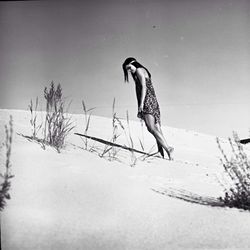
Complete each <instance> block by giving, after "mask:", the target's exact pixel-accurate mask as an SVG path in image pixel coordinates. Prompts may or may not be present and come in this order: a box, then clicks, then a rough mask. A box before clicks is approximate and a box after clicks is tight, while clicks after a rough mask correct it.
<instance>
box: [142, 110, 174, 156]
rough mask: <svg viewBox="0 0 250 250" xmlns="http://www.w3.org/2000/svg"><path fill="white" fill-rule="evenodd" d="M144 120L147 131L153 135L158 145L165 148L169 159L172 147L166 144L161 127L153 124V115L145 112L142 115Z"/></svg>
mask: <svg viewBox="0 0 250 250" xmlns="http://www.w3.org/2000/svg"><path fill="white" fill-rule="evenodd" d="M144 120H145V123H146V126H147V129H148V131H149V132H150V133H151V134H152V135H153V136H154V137H155V139H156V141H157V142H158V143H159V144H160V146H162V147H163V148H164V149H165V150H166V152H167V154H168V157H169V159H170V160H171V159H172V155H171V154H172V152H173V148H172V147H170V146H169V145H168V144H167V142H166V140H165V138H164V136H163V134H162V131H161V129H159V127H158V126H156V125H155V118H154V116H153V115H150V114H146V115H144Z"/></svg>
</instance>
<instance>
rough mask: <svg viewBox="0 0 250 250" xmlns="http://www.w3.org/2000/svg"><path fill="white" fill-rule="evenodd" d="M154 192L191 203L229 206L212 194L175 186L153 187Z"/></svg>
mask: <svg viewBox="0 0 250 250" xmlns="http://www.w3.org/2000/svg"><path fill="white" fill-rule="evenodd" d="M152 190H153V191H154V192H157V193H159V194H163V195H166V196H169V197H173V198H177V199H180V200H183V201H187V202H190V203H195V204H200V205H205V206H211V207H227V206H226V205H225V203H224V202H223V201H221V200H220V199H219V198H215V197H210V196H201V195H198V194H195V193H192V192H189V191H187V190H184V189H175V188H162V187H161V188H160V187H159V188H152Z"/></svg>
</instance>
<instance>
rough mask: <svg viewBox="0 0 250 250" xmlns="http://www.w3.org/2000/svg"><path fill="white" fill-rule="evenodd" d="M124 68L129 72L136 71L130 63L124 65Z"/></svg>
mask: <svg viewBox="0 0 250 250" xmlns="http://www.w3.org/2000/svg"><path fill="white" fill-rule="evenodd" d="M126 69H127V71H128V72H131V73H135V71H136V67H135V66H134V65H133V64H131V63H130V64H128V65H127V66H126Z"/></svg>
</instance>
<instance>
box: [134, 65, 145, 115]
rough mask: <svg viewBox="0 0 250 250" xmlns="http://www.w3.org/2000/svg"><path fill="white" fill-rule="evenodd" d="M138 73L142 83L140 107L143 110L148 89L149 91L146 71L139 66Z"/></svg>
mask: <svg viewBox="0 0 250 250" xmlns="http://www.w3.org/2000/svg"><path fill="white" fill-rule="evenodd" d="M136 73H137V76H138V79H139V81H140V84H141V100H140V106H139V109H140V110H141V111H142V110H143V105H144V100H145V96H146V91H147V87H146V79H145V72H144V69H142V68H138V69H137V71H136Z"/></svg>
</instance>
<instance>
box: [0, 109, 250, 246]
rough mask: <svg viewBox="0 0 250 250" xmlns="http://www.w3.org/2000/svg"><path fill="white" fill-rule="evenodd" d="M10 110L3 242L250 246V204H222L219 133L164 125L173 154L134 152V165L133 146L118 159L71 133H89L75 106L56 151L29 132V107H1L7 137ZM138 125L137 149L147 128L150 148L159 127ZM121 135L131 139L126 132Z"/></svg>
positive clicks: (93, 126)
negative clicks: (247, 206)
mask: <svg viewBox="0 0 250 250" xmlns="http://www.w3.org/2000/svg"><path fill="white" fill-rule="evenodd" d="M10 114H12V115H13V120H14V131H15V134H14V142H13V148H12V149H13V151H12V155H11V162H12V172H13V174H14V175H15V177H14V178H13V179H12V188H11V191H10V194H11V200H9V201H8V204H7V207H6V208H5V209H4V211H3V212H2V214H1V233H2V249H11V250H13V249H244V248H245V249H249V248H250V239H249V236H248V235H249V227H250V216H249V212H246V211H241V210H238V209H230V208H225V207H222V206H221V203H220V202H219V201H218V199H217V198H218V197H219V196H222V195H223V189H222V187H221V186H220V185H219V183H218V181H217V178H221V176H223V168H222V166H220V163H219V157H220V152H219V150H218V147H217V145H216V140H215V136H210V135H205V134H200V133H196V132H194V131H186V130H183V129H175V128H170V127H163V132H164V134H165V136H166V138H167V140H168V141H169V144H171V145H173V146H174V147H175V155H174V158H175V160H174V161H168V160H163V159H160V158H156V157H151V158H148V159H146V160H141V159H139V157H140V155H139V154H135V156H136V157H137V158H138V160H137V162H136V165H135V166H134V167H131V166H130V161H131V153H130V152H128V151H125V150H122V149H121V150H119V152H118V153H117V158H118V160H114V161H109V160H107V159H105V158H101V157H99V156H98V154H99V153H100V152H102V151H103V148H104V145H102V144H99V143H97V142H94V141H89V147H91V146H93V148H94V149H95V152H89V151H86V150H83V149H82V148H81V147H83V141H82V139H81V138H80V137H79V136H76V135H74V134H73V132H80V133H81V132H83V130H84V117H83V116H82V115H72V119H73V120H74V124H75V126H76V127H75V129H74V131H73V132H72V133H71V134H70V136H69V137H68V140H67V145H66V148H65V149H64V150H62V151H61V153H57V152H56V150H55V149H53V148H51V147H46V149H45V150H43V149H42V148H41V146H40V145H39V144H38V143H36V142H34V141H33V142H31V141H29V140H27V139H26V138H25V137H23V136H22V135H21V134H23V135H26V136H30V135H31V128H30V124H29V119H30V116H29V113H28V112H27V111H18V110H0V125H1V130H0V131H1V134H0V135H1V139H2V140H3V138H4V129H3V125H4V124H6V123H7V121H8V117H9V115H10ZM39 117H40V116H39ZM125 123H126V122H125V121H124V124H125ZM111 124H112V121H111V119H109V118H103V117H97V116H92V118H91V122H90V129H89V131H88V133H89V134H90V135H93V136H96V137H100V138H103V139H110V138H111V136H112V126H111ZM130 126H131V131H132V137H133V139H134V144H135V145H134V146H135V148H138V149H140V143H139V139H138V137H140V138H141V139H142V138H143V140H144V146H145V150H146V151H148V150H150V148H151V147H152V145H154V139H153V138H152V136H151V135H149V134H148V132H147V131H146V129H145V128H144V131H142V130H141V124H140V123H139V122H134V121H131V124H130ZM221 141H222V145H223V147H224V148H225V151H226V152H227V150H228V152H229V146H228V143H227V141H226V140H225V139H223V138H222V139H221ZM117 143H120V144H127V139H126V137H125V135H124V134H122V135H121V136H120V137H119V138H118V139H117ZM246 152H247V153H249V146H246ZM3 160H4V148H3V147H1V162H3ZM1 166H2V164H1Z"/></svg>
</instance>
